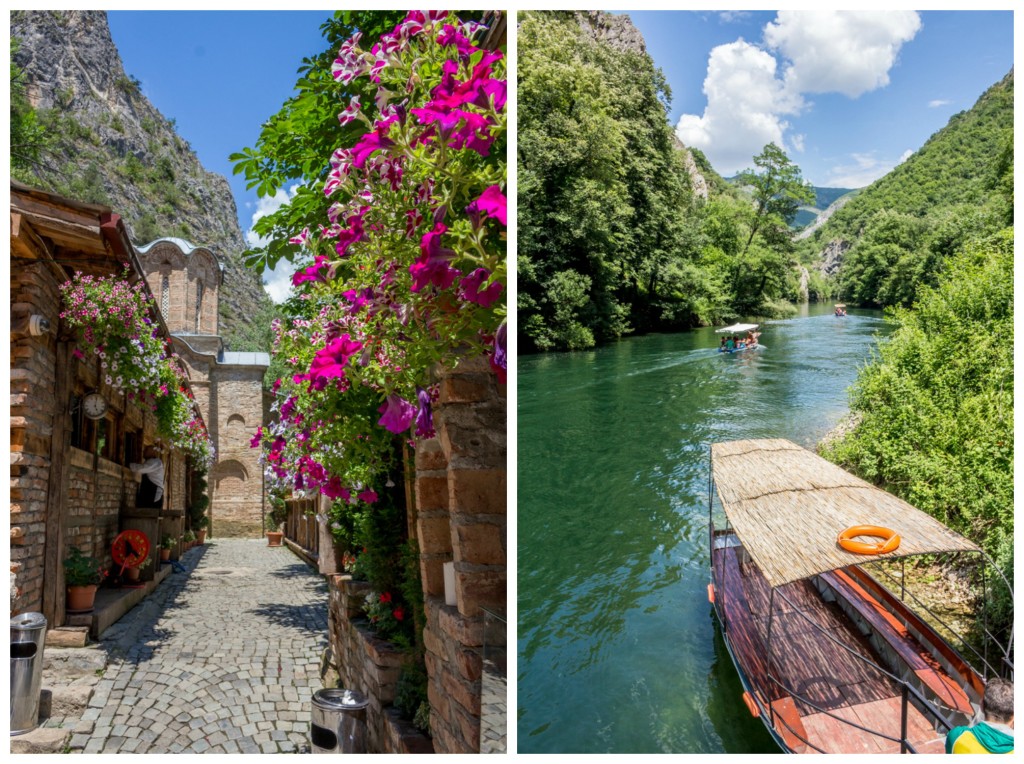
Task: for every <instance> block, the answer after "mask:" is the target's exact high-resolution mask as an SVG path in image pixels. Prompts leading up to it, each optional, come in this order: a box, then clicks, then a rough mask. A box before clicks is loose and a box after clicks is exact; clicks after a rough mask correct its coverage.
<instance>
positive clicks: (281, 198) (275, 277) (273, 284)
mask: <svg viewBox="0 0 1024 764" xmlns="http://www.w3.org/2000/svg"><path fill="white" fill-rule="evenodd" d="M297 189H298V186H292V187H291V188H290V189H288V190H287V191H285V190H284V189H283V188H279V189H278V190H277V193H276V194H274V195H273V196H264V197H261V198H260V199H259V201H257V202H256V211H255V212H254V213H253V214H252V223H251V224H250V225H251V226H252V225H256V221H257V220H259V219H260V218H261V217H263V216H264V215H269V214H271V213H272V212H275V211H277V209H278V208H280V207H281V205H283V204H287V203H288V202H289V200H291V198H292V197H293V196H295V191H296V190H297ZM245 241H246V243H247V244H248V245H249V246H250V247H265V246H267V244H268V243H269V240H268V239H267V238H266V237H261V236H259V235H258V234H257V233H256V232H255V231H254V230H253V229H252V228H251V227H250V228H249V230H248V231H246V232H245ZM293 273H295V266H293V265H292V264H291V263H288V262H286V261H284V260H282V261H281V262H280V263H278V264H277V267H276V268H275V269H274V270H272V271H265V272H264V274H263V288H264V289H265V290H267V294H269V295H270V299H272V300H273V301H274V302H276V303H281V302H284V301H285V300H287V299H288V297H289V296H291V290H292V274H293Z"/></svg>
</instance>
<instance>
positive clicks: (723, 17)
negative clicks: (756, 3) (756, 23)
mask: <svg viewBox="0 0 1024 764" xmlns="http://www.w3.org/2000/svg"><path fill="white" fill-rule="evenodd" d="M749 15H750V11H720V12H719V14H718V18H719V20H720V21H722V23H723V24H731V23H733V22H734V21H743V20H744V19H745V18H747V17H748V16H749Z"/></svg>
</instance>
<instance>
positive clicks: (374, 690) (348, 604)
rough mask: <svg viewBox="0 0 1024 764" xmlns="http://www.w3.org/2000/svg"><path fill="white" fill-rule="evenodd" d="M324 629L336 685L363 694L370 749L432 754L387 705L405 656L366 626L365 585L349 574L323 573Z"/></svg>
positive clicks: (422, 738) (427, 744)
mask: <svg viewBox="0 0 1024 764" xmlns="http://www.w3.org/2000/svg"><path fill="white" fill-rule="evenodd" d="M327 581H328V592H329V595H328V596H329V600H328V631H329V638H330V645H331V652H332V654H333V656H334V659H335V661H336V664H337V665H336V669H337V671H338V678H339V681H338V686H339V687H344V688H346V689H349V690H355V691H356V692H359V693H362V694H363V695H364V696H365V697H366V698H367V700H368V701H369V706H367V709H366V728H367V729H366V733H367V734H366V749H367V752H369V753H432V752H433V747H432V746H431V744H430V739H429V738H427V736H426V735H424V734H422V733H421V732H419V731H418V730H417V729H416V728H415V727H414V726H413V725H412V724H411V723H409V722H407V721H403V720H401V719H399V716H398V711H397V710H396V709H394V708H393V707H392V703H394V700H395V693H396V691H397V689H398V677H399V674H400V673H401V671H402V664H403V662H404V661H405V660H408V658H407V656H406V655H405V654H403V653H402V652H401V651H399V650H398V649H396V648H395V647H394V646H393V645H392V644H391V643H390V642H384V641H383V640H380V639H377V637H376V636H374V634H373V632H372V631H370V630H369V629H368V628H367V623H366V621H365V620H362V619H361V616H362V614H363V600H364V597H366V595H367V594H369V593H370V585H369V584H368V583H366V582H364V581H353V580H352V579H351V577H350V576H340V575H335V576H328V577H327Z"/></svg>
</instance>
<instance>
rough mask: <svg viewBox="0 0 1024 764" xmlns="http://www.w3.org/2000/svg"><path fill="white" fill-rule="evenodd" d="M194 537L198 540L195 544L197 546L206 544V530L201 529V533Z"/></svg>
mask: <svg viewBox="0 0 1024 764" xmlns="http://www.w3.org/2000/svg"><path fill="white" fill-rule="evenodd" d="M196 536H197V537H198V538H196V543H197V544H200V545H201V544H205V543H206V528H203V529H202V530H201V531H199V532H198V533H197V534H196Z"/></svg>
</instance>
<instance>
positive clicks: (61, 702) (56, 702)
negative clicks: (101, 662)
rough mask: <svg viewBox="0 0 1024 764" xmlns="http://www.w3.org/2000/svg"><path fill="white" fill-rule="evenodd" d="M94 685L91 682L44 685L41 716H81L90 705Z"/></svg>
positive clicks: (40, 698)
mask: <svg viewBox="0 0 1024 764" xmlns="http://www.w3.org/2000/svg"><path fill="white" fill-rule="evenodd" d="M93 690H94V687H93V685H91V684H69V685H63V686H56V687H44V688H43V691H42V693H40V697H39V717H40V718H42V719H49V718H51V717H55V716H56V717H68V716H71V717H75V718H80V717H81V716H82V714H83V713H84V712H85V709H86V708H88V707H89V699H90V698H92V694H93Z"/></svg>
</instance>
